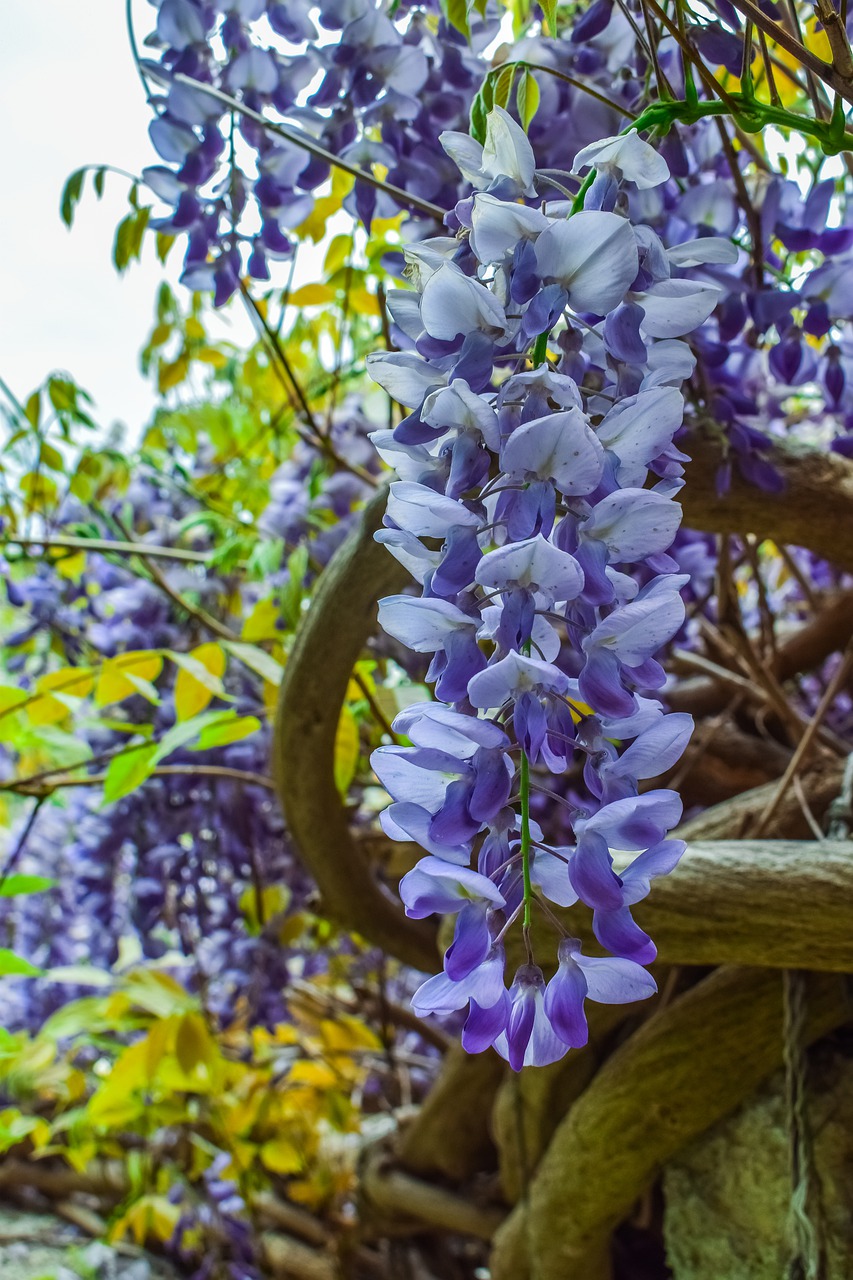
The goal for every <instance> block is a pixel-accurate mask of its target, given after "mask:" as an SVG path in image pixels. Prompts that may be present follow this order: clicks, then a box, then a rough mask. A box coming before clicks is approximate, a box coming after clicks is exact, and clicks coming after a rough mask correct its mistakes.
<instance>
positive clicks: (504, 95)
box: [494, 62, 527, 107]
mask: <svg viewBox="0 0 853 1280" xmlns="http://www.w3.org/2000/svg"><path fill="white" fill-rule="evenodd" d="M517 70H518V67H517V65H516V64H515V63H514V62H511V63H510V64H509V66H507V67H504V68H503V70H502V71H501V72H500V74H499V75H497V76H495V79H494V88H495V104H496V105H497V106H499V107H507V106H509V95H510V94H511V93H512V84H513V81H514V80H515V73H516V71H517ZM524 74H525V75H526V74H527V73H526V72H524Z"/></svg>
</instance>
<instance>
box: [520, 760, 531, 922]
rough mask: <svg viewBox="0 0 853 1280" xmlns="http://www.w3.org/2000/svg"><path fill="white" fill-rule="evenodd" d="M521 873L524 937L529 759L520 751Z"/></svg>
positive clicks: (528, 889)
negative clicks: (522, 879) (522, 880)
mask: <svg viewBox="0 0 853 1280" xmlns="http://www.w3.org/2000/svg"><path fill="white" fill-rule="evenodd" d="M519 790H520V798H521V873H522V876H523V878H524V917H523V920H522V924H523V926H524V932H525V937H526V936H527V931H528V930H529V928H530V917H531V904H532V902H533V883H532V881H531V879H530V761H529V760H528V759H527V753H526V752H525V751H522V753H521V779H520V786H519Z"/></svg>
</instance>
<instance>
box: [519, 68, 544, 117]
mask: <svg viewBox="0 0 853 1280" xmlns="http://www.w3.org/2000/svg"><path fill="white" fill-rule="evenodd" d="M515 100H516V104H517V106H518V115H519V118H520V120H521V123H522V125H523V126H524V128H525V129H529V128H530V121H531V120H532V119H533V117H534V116H535V115H536V111H537V108H538V107H539V85H538V84H537V83H536V77H535V76H532V75H531V74H530V72H529V71H528V70H527V68H526V67H525V69H524V71H523V72H522V74H521V79H520V80H519V82H518V91H517V93H516V99H515Z"/></svg>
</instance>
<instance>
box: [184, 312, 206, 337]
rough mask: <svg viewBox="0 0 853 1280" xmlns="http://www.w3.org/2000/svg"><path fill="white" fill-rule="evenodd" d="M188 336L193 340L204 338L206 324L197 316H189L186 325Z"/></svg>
mask: <svg viewBox="0 0 853 1280" xmlns="http://www.w3.org/2000/svg"><path fill="white" fill-rule="evenodd" d="M184 328H185V330H186V335H187V337H188V338H192V340H193V342H201V341H203V339H204V326H203V325H202V324H201V322H200V321H199V320H196V318H195V316H188V317H187V323H186V325H185V326H184Z"/></svg>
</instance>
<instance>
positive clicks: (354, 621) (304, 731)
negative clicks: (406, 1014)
mask: <svg viewBox="0 0 853 1280" xmlns="http://www.w3.org/2000/svg"><path fill="white" fill-rule="evenodd" d="M386 500H387V493H386V492H385V490H380V491H379V492H378V493H377V494H376V496H375V497H374V498H373V499H372V500H371V501H370V503H369V504H368V506H367V507H366V508H365V510H364V515H363V518H362V520H361V522H360V524H359V526H358V528H357V529H356V530H355V532H354V533H353V534H352V535H351V536H350V537H349V538H348V539H347V541H346V542H345V543H344V545H343V546H342V547H340V548H339V550H338V551H337V552H336V554H335V555H334V556H333V557H332V560H331V561H330V563H329V565H328V567H327V568H326V570H325V572H324V573H323V576H322V578H321V579H320V584H319V587H318V589H317V593H316V595H315V597H314V600H313V603H312V605H311V608H310V609H309V611H308V613H307V614H306V616H305V617H304V618H303V620H302V622H301V624H300V627H299V630H298V632H297V635H296V640H295V643H294V646H293V650H292V652H291V654H290V656H289V658H288V661H287V664H286V666H285V669H284V678H283V679H282V682H281V690H280V694H279V704H278V712H277V715H276V723H275V734H274V746H273V772H274V775H275V779H276V787H277V789H278V793H279V796H280V797H281V803H282V807H283V809H284V815H285V818H286V820H287V825H288V828H289V830H290V834H291V836H292V838H293V840H294V843H295V844H296V847H297V848H298V850H299V852H300V855H301V857H302V859H303V861H304V862H305V865H306V866H307V868H308V870H309V871H310V872H311V875H312V876H313V877H314V879H315V880H316V882H317V886H318V888H319V890H320V894H321V896H322V902H323V905H322V910H323V913H324V914H325V915H327V916H329V917H330V918H331V919H333V920H335V921H336V922H337V923H338V924H340V925H343V926H344V927H345V928H347V929H352V930H353V931H354V932H355V933H359V934H361V936H362V937H363V938H366V939H367V940H368V941H369V942H372V943H374V945H376V946H378V947H381V948H382V949H383V950H384V951H386V952H388V954H389V955H392V956H396V957H397V959H399V960H402V961H404V962H405V963H406V964H410V965H412V966H414V968H416V969H423V970H425V971H429V970H432V969H434V968H436V967H437V965H438V953H437V950H436V946H435V941H434V937H435V934H434V930H433V929H432V928H431V927H430V925H428V924H426V923H425V922H422V921H413V920H408V919H407V918H406V917H405V916H404V914H403V910H402V908H401V907H399V906H397V905H396V904H395V903H394V902H392V901H391V899H390V897H387V896H386V894H385V893H384V892H383V891H382V889H381V888H380V886H379V884H378V883H377V882H376V880H375V879H374V877H373V875H372V873H371V869H370V865H369V863H368V861H367V859H366V858H365V856H364V854H363V852H362V851H361V849H360V848H359V846H358V844H357V843H356V842H355V841H354V840H353V837H352V834H351V832H350V827H349V822H348V819H347V813H346V810H345V808H344V805H343V803H342V801H341V797H340V795H339V793H338V789H337V787H336V786H335V777H334V760H335V734H336V732H337V727H338V719H339V716H340V708H341V705H342V703H343V701H344V698H345V696H346V689H347V685H348V683H349V679H350V676H351V674H352V669H353V667H354V665H355V663H356V661H357V660H358V657H359V655H360V654H361V651H362V649H363V647H364V645H365V643H366V642H367V639H368V638H369V636H370V635H371V634H372V632H373V631H374V630H375V628H376V601H377V600H378V599H379V598H380V597H381V596H384V595H388V594H391V593H393V592H396V591H399V590H400V589H401V587H402V586H404V585H405V583H406V582H407V581H408V575H407V574H406V572H405V570H404V569H402V568H401V567H400V565H399V564H398V563H397V561H396V560H395V559H394V558H393V556H390V555H389V554H388V552H387V550H386V549H385V547H383V546H380V545H379V544H378V543H376V542H374V541H373V534H374V532H375V531H376V529H377V528H379V525H380V524H381V521H382V514H383V512H384V510H385V503H386Z"/></svg>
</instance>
